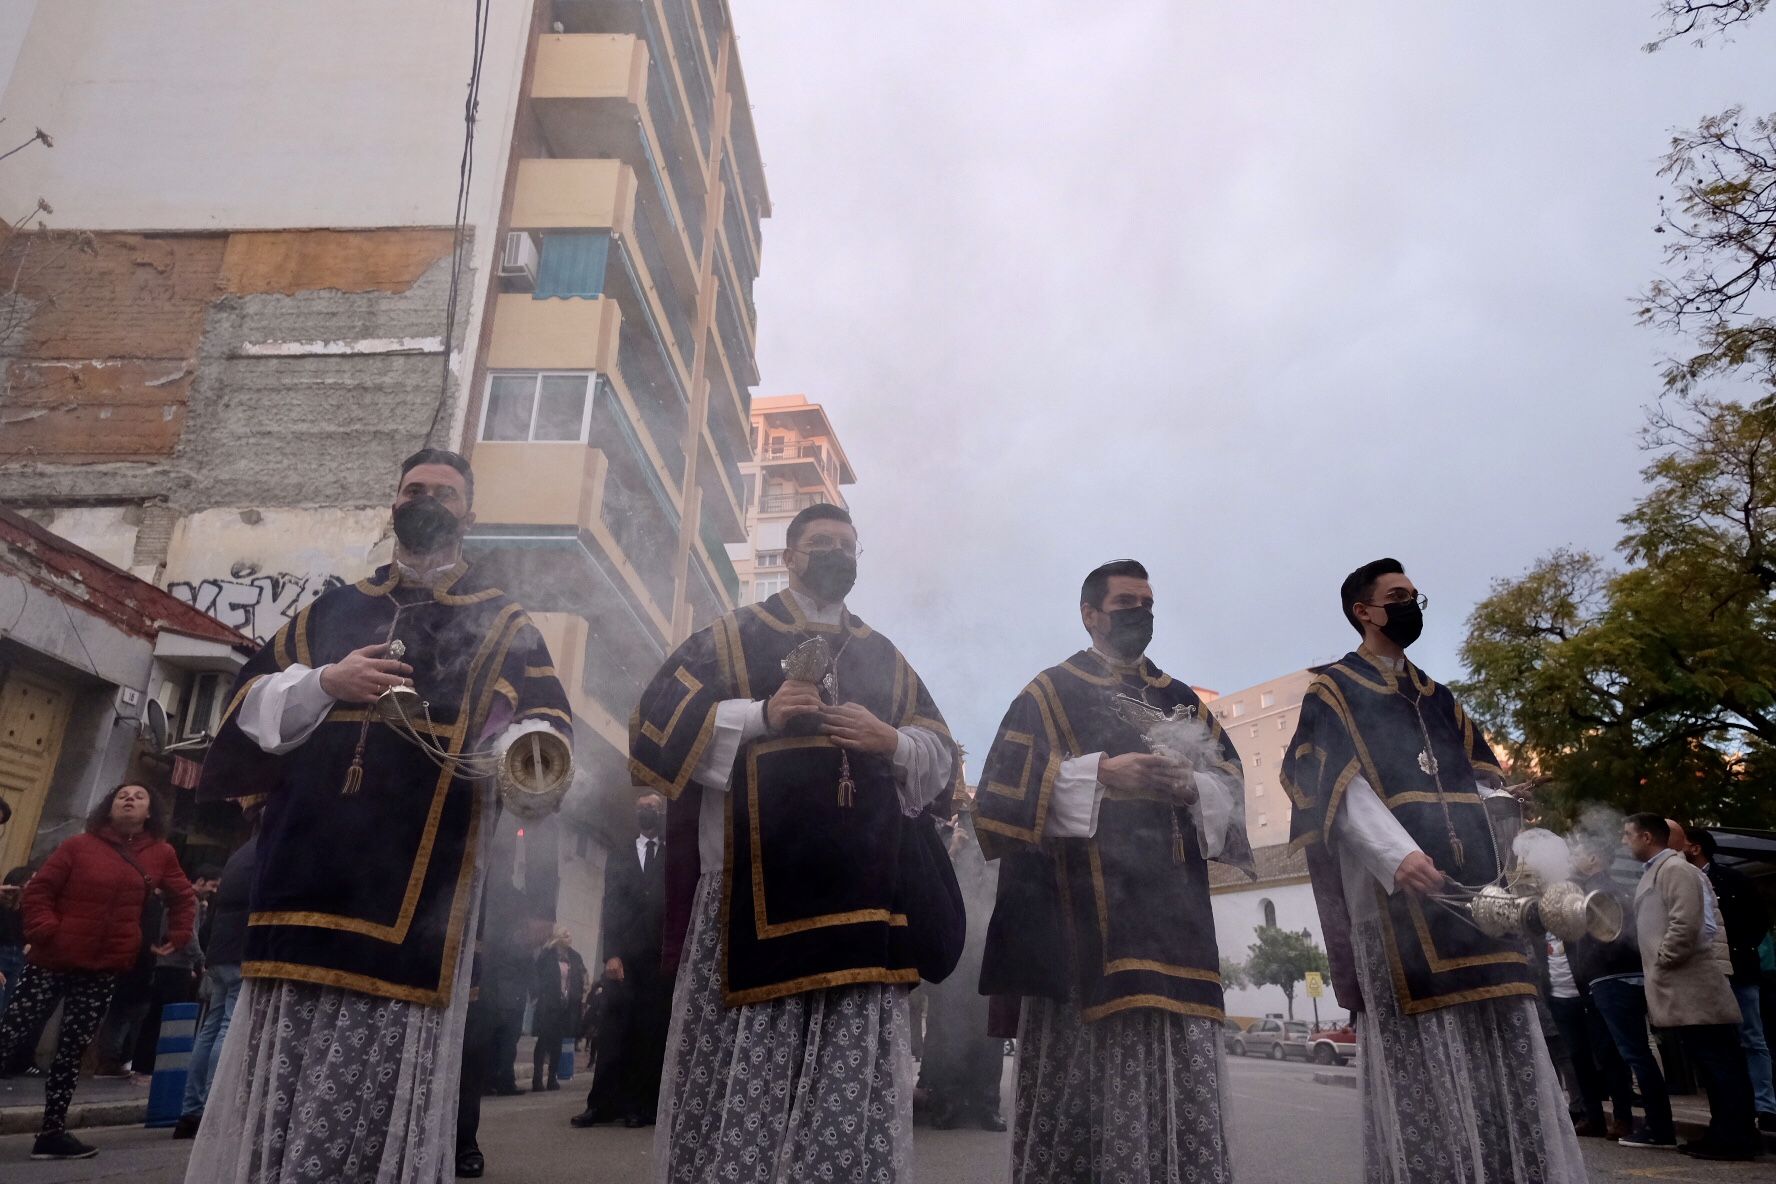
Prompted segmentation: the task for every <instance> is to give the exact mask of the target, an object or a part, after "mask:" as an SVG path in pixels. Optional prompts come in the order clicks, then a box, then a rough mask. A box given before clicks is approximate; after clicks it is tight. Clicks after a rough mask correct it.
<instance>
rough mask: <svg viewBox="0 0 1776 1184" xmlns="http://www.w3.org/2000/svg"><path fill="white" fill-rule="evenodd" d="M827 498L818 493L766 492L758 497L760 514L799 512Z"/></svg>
mask: <svg viewBox="0 0 1776 1184" xmlns="http://www.w3.org/2000/svg"><path fill="white" fill-rule="evenodd" d="M826 500H827V499H826V498H825V497H823V496H822V495H820V494H818V493H767V494H766V495H765V496H764V497H762V498H760V499H759V513H760V514H783V515H791V514H799V513H801V512H802V511H803V510H805V509H807V508H808V507H809V506H818V505H820V504H821V503H822V502H824V501H826Z"/></svg>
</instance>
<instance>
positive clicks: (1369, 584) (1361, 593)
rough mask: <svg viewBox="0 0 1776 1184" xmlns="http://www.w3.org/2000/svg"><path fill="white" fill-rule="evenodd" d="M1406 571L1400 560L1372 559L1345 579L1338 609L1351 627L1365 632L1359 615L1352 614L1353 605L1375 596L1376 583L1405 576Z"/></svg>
mask: <svg viewBox="0 0 1776 1184" xmlns="http://www.w3.org/2000/svg"><path fill="white" fill-rule="evenodd" d="M1405 574H1406V569H1405V568H1404V567H1402V566H1401V565H1400V561H1399V560H1398V559H1371V560H1370V561H1369V562H1368V563H1365V564H1364V565H1363V566H1362V567H1359V568H1358V569H1357V570H1356V571H1353V572H1351V574H1350V575H1348V576H1345V577H1344V583H1342V584H1340V585H1338V609H1339V611H1340V612H1342V613H1343V614H1344V619H1345V620H1347V621H1349V622H1350V627H1351V628H1352V629H1355V630H1356V631H1357V632H1358V633H1361V632H1362V631H1363V622H1361V621H1359V620H1357V614H1355V613H1353V612H1351V605H1353V604H1355V603H1357V601H1359V600H1361V601H1367V600H1368V599H1369V598H1370V597H1371V596H1373V595H1375V584H1376V581H1377V580H1379V579H1381V577H1382V576H1403V575H1405Z"/></svg>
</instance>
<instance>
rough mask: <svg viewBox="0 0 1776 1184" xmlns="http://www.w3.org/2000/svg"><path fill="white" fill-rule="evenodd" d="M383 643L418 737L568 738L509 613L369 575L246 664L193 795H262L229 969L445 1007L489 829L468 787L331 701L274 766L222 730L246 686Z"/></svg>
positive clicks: (533, 648) (461, 575)
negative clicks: (423, 710)
mask: <svg viewBox="0 0 1776 1184" xmlns="http://www.w3.org/2000/svg"><path fill="white" fill-rule="evenodd" d="M394 640H399V641H400V642H401V643H402V644H403V645H404V646H405V649H406V652H405V655H404V656H403V658H402V660H403V661H405V662H406V663H408V664H409V665H410V666H412V667H413V671H414V672H413V684H414V689H415V690H417V691H418V692H419V694H420V696H421V697H422V698H423V699H425V701H426V702H427V704H428V714H429V717H430V718H429V722H428V721H427V720H424V719H422V720H419V721H416V725H417V727H418V729H419V730H421V731H423V732H426V733H429V734H430V736H431V737H432V739H434V740H435V741H436V742H437V743H438V744H439V745H440V746H441V747H443V748H445V749H447V750H448V751H450V752H451V753H465V752H474V751H477V750H484V749H485V747H486V746H487V744H488V743H489V742H490V741H491V740H492V738H493V736H494V735H495V734H496V733H498V732H499V731H502V730H503V729H504V728H505V726H506V725H507V724H508V723H513V722H521V721H525V720H539V721H545V722H547V723H548V724H549V725H550V726H551V727H553V728H555V729H556V730H557V731H560V732H562V733H563V734H566V735H570V736H571V734H572V716H571V714H570V712H569V708H568V704H567V698H566V696H565V694H564V693H563V692H562V689H561V684H560V682H559V681H558V680H557V679H556V676H555V670H554V667H553V665H552V663H551V662H550V659H549V653H548V649H547V647H546V646H545V645H544V644H543V639H542V637H541V635H540V634H538V633H537V631H536V628H535V627H534V626H533V625H532V624H531V622H530V618H529V617H528V616H526V615H525V612H524V610H523V608H521V607H520V606H519V605H518V604H517V602H515V601H514V600H512V598H511V597H509V596H507V595H506V594H505V593H504V592H502V591H500V590H499V589H498V588H494V587H490V586H487V585H485V584H483V583H481V582H480V581H478V580H477V579H476V576H475V573H474V571H472V570H468V569H464V570H460V571H458V572H457V573H456V575H455V576H454V577H453V578H450V579H449V580H448V581H447V582H445V583H441V584H440V585H439V586H438V587H436V588H432V587H427V586H425V585H422V584H408V583H404V582H403V581H402V578H401V576H400V574H399V572H398V570H397V569H393V568H389V567H384V568H381V569H379V570H378V571H377V572H376V574H375V575H374V576H372V577H371V578H370V579H368V580H365V581H363V582H361V583H359V584H356V585H353V586H350V587H346V588H336V589H334V590H333V591H331V592H328V593H326V594H325V595H323V596H321V597H320V598H319V599H318V600H316V601H315V602H314V603H313V604H311V605H309V606H308V607H307V608H305V609H303V610H302V612H301V613H299V614H298V615H297V616H296V617H295V619H293V620H292V621H290V623H289V624H287V625H285V626H284V627H283V628H282V629H281V630H279V631H278V633H277V635H276V636H275V637H273V638H272V639H271V641H270V642H268V643H266V645H265V647H264V648H263V649H261V650H260V651H259V653H258V654H256V655H255V656H254V657H253V659H252V661H250V662H248V663H247V665H246V667H245V668H244V669H243V670H242V671H241V674H240V678H239V680H238V681H237V682H236V684H235V688H234V693H233V697H232V698H231V700H230V702H229V706H228V714H227V717H226V719H225V721H224V723H223V726H222V731H221V734H220V735H219V736H218V737H217V738H216V742H215V744H214V745H212V746H211V748H210V752H209V755H208V757H207V758H206V759H205V761H204V768H203V779H202V781H201V783H200V785H199V788H198V794H199V797H200V798H210V799H216V798H229V797H243V796H246V795H249V794H259V793H267V792H270V794H271V796H270V800H269V801H268V802H267V803H266V807H265V816H264V821H263V823H262V824H261V832H260V837H259V864H258V870H257V873H256V876H255V880H254V884H253V894H252V912H251V915H250V917H249V920H248V928H247V950H246V960H245V962H244V963H243V966H242V973H243V974H245V975H246V976H247V977H249V978H280V979H295V980H298V981H302V982H314V983H322V984H326V985H329V986H340V987H348V988H350V989H352V990H356V991H363V992H365V993H367V994H371V995H379V996H383V997H385V998H389V999H405V1000H409V1001H411V1002H415V1003H421V1004H425V1005H427V1006H434V1007H436V1006H443V1005H444V1004H446V1003H448V1002H449V999H450V994H451V988H452V985H453V977H454V974H455V970H456V965H457V955H458V953H459V951H460V950H461V948H462V943H463V940H464V934H463V928H464V925H465V922H466V920H467V918H468V913H469V905H470V903H471V900H470V894H471V887H472V883H473V872H474V866H473V855H474V851H475V847H476V837H477V834H478V832H479V828H480V827H482V826H483V825H487V824H489V823H490V821H491V820H490V819H488V818H486V817H484V816H483V811H482V804H481V793H480V792H479V790H480V783H479V782H478V781H476V780H473V779H471V778H468V777H462V776H457V775H455V774H454V773H452V772H450V771H448V770H444V769H440V768H439V766H438V765H436V764H434V763H433V762H432V761H431V760H430V759H429V758H428V757H427V755H426V754H425V753H424V752H422V751H421V750H420V749H419V748H417V747H416V746H415V745H413V744H412V743H410V742H408V741H406V740H403V739H402V738H401V737H400V736H399V735H397V734H396V733H395V732H394V731H393V730H392V729H391V728H389V727H388V726H387V725H386V724H383V723H381V722H379V721H377V720H374V719H372V718H371V716H370V712H369V710H368V709H367V708H365V707H362V706H357V705H349V704H345V703H338V704H335V705H334V706H333V708H332V710H330V711H329V712H328V714H327V716H326V718H325V719H324V720H323V721H322V722H321V724H320V726H319V727H317V728H316V729H315V731H314V733H313V734H312V735H310V736H309V737H308V738H307V739H306V740H304V741H303V742H302V744H301V745H300V746H299V747H297V748H295V749H292V750H291V751H289V752H287V753H284V754H282V755H276V756H274V755H271V754H269V753H266V752H265V751H264V750H262V749H261V748H260V747H259V746H258V745H257V744H256V743H255V742H254V741H253V740H251V739H250V738H249V737H248V736H247V735H246V734H245V733H244V732H242V731H241V728H240V722H239V712H240V707H241V703H242V702H243V701H244V700H245V698H246V695H247V691H248V690H249V689H250V688H251V687H252V686H253V684H254V683H256V682H258V681H259V680H260V679H262V678H265V677H266V676H268V675H271V674H275V673H277V672H278V671H280V670H286V669H289V668H290V667H291V666H292V665H295V664H301V665H303V666H309V667H320V666H324V665H326V664H327V663H329V662H336V661H338V660H340V659H341V658H344V657H345V656H346V655H347V654H350V653H351V652H352V651H353V650H356V649H360V648H362V647H364V646H367V645H374V644H377V643H381V642H387V641H394ZM354 767H355V770H356V771H354Z"/></svg>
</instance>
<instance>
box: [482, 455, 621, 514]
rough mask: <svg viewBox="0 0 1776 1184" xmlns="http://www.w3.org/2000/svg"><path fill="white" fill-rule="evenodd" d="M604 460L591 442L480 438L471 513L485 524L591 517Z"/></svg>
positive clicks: (605, 465) (600, 491) (599, 490)
mask: <svg viewBox="0 0 1776 1184" xmlns="http://www.w3.org/2000/svg"><path fill="white" fill-rule="evenodd" d="M608 472H609V464H608V462H607V461H606V459H605V455H604V453H603V452H602V451H600V450H599V449H597V448H587V447H584V446H581V445H576V444H529V443H508V442H503V441H495V440H483V441H481V442H480V443H479V444H477V445H475V517H476V519H477V520H478V521H479V522H480V523H481V524H483V525H487V526H536V527H572V528H573V529H574V530H576V531H577V530H578V529H579V527H580V526H581V524H583V523H587V522H595V521H597V518H598V507H599V502H600V501H601V499H602V498H603V496H604V481H605V476H606V474H607V473H608Z"/></svg>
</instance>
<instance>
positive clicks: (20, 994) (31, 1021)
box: [0, 966, 116, 1135]
mask: <svg viewBox="0 0 1776 1184" xmlns="http://www.w3.org/2000/svg"><path fill="white" fill-rule="evenodd" d="M115 982H116V976H115V975H111V974H105V973H102V972H98V971H85V970H45V969H43V968H42V967H41V966H27V967H25V973H24V974H23V975H22V976H20V980H19V984H18V990H16V991H14V992H13V994H12V999H11V1001H10V1002H9V1003H8V1004H7V1005H6V1017H5V1020H4V1022H0V1061H8V1060H10V1059H11V1058H12V1057H13V1055H14V1054H15V1053H16V1052H17V1051H18V1049H19V1048H20V1046H21V1045H22V1044H23V1042H24V1041H25V1039H26V1038H27V1037H29V1038H31V1040H32V1042H33V1043H35V1041H36V1033H38V1032H40V1031H42V1030H43V1024H44V1022H45V1021H46V1020H48V1019H49V1015H50V1013H51V1012H52V1011H54V1010H55V1005H56V1004H57V1003H60V1004H61V1005H62V1029H61V1035H60V1036H58V1037H57V1038H56V1051H55V1060H54V1061H53V1062H51V1063H50V1066H49V1079H48V1080H47V1081H46V1082H44V1087H43V1126H42V1128H41V1129H42V1133H43V1134H46V1135H50V1134H54V1133H56V1132H57V1131H61V1130H65V1129H67V1123H68V1103H70V1102H72V1101H73V1100H74V1086H75V1085H76V1084H77V1083H78V1082H79V1080H80V1058H81V1057H82V1056H84V1055H85V1054H86V1046H87V1045H88V1044H91V1043H92V1038H93V1033H94V1032H96V1031H98V1030H99V1017H101V1016H103V1015H104V1014H105V1005H106V1004H107V1003H109V1002H110V1001H111V988H112V985H113V984H114V983H115Z"/></svg>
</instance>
